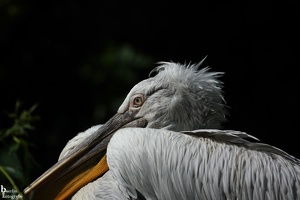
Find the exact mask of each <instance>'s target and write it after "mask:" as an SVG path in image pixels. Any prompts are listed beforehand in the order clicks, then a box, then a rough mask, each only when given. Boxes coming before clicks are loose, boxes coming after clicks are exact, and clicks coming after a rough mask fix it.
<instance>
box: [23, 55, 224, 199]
mask: <svg viewBox="0 0 300 200" xmlns="http://www.w3.org/2000/svg"><path fill="white" fill-rule="evenodd" d="M203 61H204V59H203V60H202V61H201V62H200V63H198V64H192V65H181V64H178V63H172V62H161V63H159V66H158V67H156V68H155V69H154V70H152V72H151V73H150V75H153V74H154V72H156V75H155V76H152V77H149V78H148V79H146V80H143V81H141V82H140V83H138V84H137V85H135V86H134V87H133V88H132V89H131V91H130V92H129V94H128V95H127V97H126V99H125V100H124V102H123V103H122V105H121V106H120V108H119V109H118V112H117V113H116V115H114V116H113V117H112V118H111V119H110V120H109V121H108V122H106V123H105V124H104V125H103V126H101V127H100V128H99V129H98V130H97V131H96V132H94V133H93V134H92V135H90V136H89V137H88V138H87V139H86V140H85V141H84V142H83V143H81V144H80V145H79V146H76V148H74V149H72V150H71V151H70V152H69V153H68V155H66V156H65V157H64V159H62V160H60V161H59V162H58V163H57V164H55V165H54V166H53V167H51V168H50V169H49V170H48V171H47V172H45V173H44V174H43V175H42V176H41V177H40V178H38V179H37V180H36V181H35V182H33V183H32V184H31V185H29V186H28V187H27V188H26V189H25V190H24V194H25V196H27V197H29V198H30V199H65V198H67V197H69V196H71V195H72V194H74V193H75V192H76V191H77V190H79V189H80V188H81V187H82V186H84V185H85V184H87V183H88V182H91V181H93V180H94V179H96V178H99V177H100V176H101V175H102V174H103V173H104V172H105V171H106V170H108V167H107V163H106V160H105V154H106V147H107V145H108V143H109V140H110V138H111V137H112V136H113V134H114V133H115V132H116V131H117V130H118V129H120V128H125V127H143V128H146V127H147V128H156V129H168V130H173V131H188V130H195V129H201V128H218V127H220V125H221V124H222V122H224V121H225V115H226V108H225V105H224V104H225V103H224V99H223V95H222V83H221V82H220V81H219V77H220V76H222V73H219V72H209V69H208V68H203V69H201V70H199V67H200V66H201V64H202V63H203Z"/></svg>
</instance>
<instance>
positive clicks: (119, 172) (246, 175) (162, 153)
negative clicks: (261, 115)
mask: <svg viewBox="0 0 300 200" xmlns="http://www.w3.org/2000/svg"><path fill="white" fill-rule="evenodd" d="M200 132H201V131H200ZM204 132H205V131H204ZM204 132H202V133H204ZM208 132H211V133H213V132H215V133H214V134H213V135H215V137H217V136H216V135H217V134H216V133H217V132H218V131H208ZM221 132H222V131H221ZM225 133H226V131H225V132H223V133H222V134H225ZM227 133H228V134H229V132H227ZM205 134H207V135H208V133H207V132H206V133H205ZM240 134H241V133H236V134H232V135H231V136H232V137H236V135H240ZM194 135H195V134H194ZM242 135H243V136H245V135H244V134H242ZM218 137H219V136H218ZM223 137H225V136H223ZM213 138H214V137H211V138H210V137H208V136H206V137H191V136H189V135H187V134H182V133H179V132H172V131H167V130H158V129H148V128H147V129H140V128H125V129H121V130H119V131H117V132H116V133H115V135H114V136H113V137H112V139H111V141H110V143H109V145H108V149H107V159H108V160H107V161H108V165H109V168H110V171H111V173H112V176H113V177H115V178H116V180H117V183H118V185H119V188H120V190H121V191H122V192H123V193H124V195H126V197H127V198H133V199H135V198H137V191H138V192H140V193H141V194H142V195H143V196H144V197H145V198H146V199H217V200H222V199H224V200H225V199H270V200H271V199H300V166H299V165H297V164H296V163H295V162H293V161H292V160H290V159H285V155H284V156H282V155H281V154H277V153H270V151H269V150H268V151H264V150H263V149H260V150H259V151H258V150H256V148H257V146H259V145H249V144H252V143H250V142H245V144H248V146H247V145H241V143H240V142H236V141H237V140H228V138H230V137H227V139H226V142H224V141H221V140H215V139H213ZM219 138H221V137H219ZM225 138H226V137H225ZM228 141H230V142H228ZM241 141H244V140H241ZM245 141H246V140H245ZM254 146H255V148H254ZM263 146H264V145H263ZM248 147H250V149H249V148H248ZM269 148H271V147H268V148H266V149H269ZM280 152H281V151H280Z"/></svg>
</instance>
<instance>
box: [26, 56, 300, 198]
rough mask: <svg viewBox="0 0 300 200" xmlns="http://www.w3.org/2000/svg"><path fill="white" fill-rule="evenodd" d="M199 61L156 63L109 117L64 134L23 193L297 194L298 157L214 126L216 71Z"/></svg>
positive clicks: (218, 106) (217, 118) (220, 109)
mask: <svg viewBox="0 0 300 200" xmlns="http://www.w3.org/2000/svg"><path fill="white" fill-rule="evenodd" d="M203 60H204V59H203ZM203 60H202V61H201V62H200V63H199V64H188V65H182V64H179V63H173V62H161V63H159V66H158V67H156V68H155V69H154V70H153V71H152V72H151V73H150V74H151V75H150V76H149V78H148V79H146V80H143V81H141V82H140V83H138V84H137V85H135V86H134V87H133V88H132V89H131V91H130V92H129V94H128V95H127V97H126V98H125V100H124V102H123V103H122V105H121V106H120V108H119V109H118V111H117V113H116V114H115V115H114V116H113V117H112V118H111V119H110V120H109V121H107V122H106V123H105V124H103V125H97V126H93V127H91V128H90V129H88V130H86V131H85V132H82V133H79V134H78V135H77V136H75V137H74V138H73V139H71V140H70V141H69V142H68V144H67V145H66V147H65V148H64V149H63V151H62V153H61V155H60V157H59V161H58V162H57V163H56V164H55V165H54V166H53V167H51V168H50V169H49V170H48V171H46V172H45V173H44V174H43V175H41V176H40V177H39V178H38V179H37V180H35V181H34V182H33V183H32V184H30V185H29V186H28V187H27V188H26V189H25V190H24V196H25V197H26V198H27V199H33V200H34V199H38V200H47V199H49V200H53V199H73V200H79V199H80V200H83V199H86V200H96V199H122V200H123V199H124V200H125V199H163V200H164V199H166V200H168V199H170V200H174V199H179V200H181V199H212V200H223V199H224V200H225V199H226V200H228V199H235V200H236V199H239V200H242V199H255V200H259V199H261V200H266V199H269V200H275V199H300V160H299V159H297V158H295V157H293V156H292V155H289V154H288V153H286V152H284V151H283V150H280V149H278V148H276V147H273V146H271V145H268V144H264V143H260V142H258V141H257V139H256V138H255V137H253V136H251V135H248V134H246V133H244V132H240V131H231V130H218V129H219V128H220V126H221V124H222V123H223V122H224V121H225V116H226V105H225V101H224V98H223V93H222V86H223V84H222V82H221V81H220V80H219V79H220V77H221V76H222V75H223V73H220V72H211V71H210V69H209V68H207V67H206V68H202V69H199V67H200V66H201V64H202V63H203ZM153 73H156V74H155V75H153Z"/></svg>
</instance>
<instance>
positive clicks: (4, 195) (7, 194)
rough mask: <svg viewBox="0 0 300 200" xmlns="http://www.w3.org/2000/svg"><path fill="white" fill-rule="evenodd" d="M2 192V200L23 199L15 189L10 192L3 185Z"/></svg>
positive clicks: (0, 187) (0, 186) (0, 188)
mask: <svg viewBox="0 0 300 200" xmlns="http://www.w3.org/2000/svg"><path fill="white" fill-rule="evenodd" d="M0 191H1V197H2V199H22V195H21V194H19V193H18V191H17V190H15V189H11V190H8V189H6V188H5V187H4V186H3V185H0Z"/></svg>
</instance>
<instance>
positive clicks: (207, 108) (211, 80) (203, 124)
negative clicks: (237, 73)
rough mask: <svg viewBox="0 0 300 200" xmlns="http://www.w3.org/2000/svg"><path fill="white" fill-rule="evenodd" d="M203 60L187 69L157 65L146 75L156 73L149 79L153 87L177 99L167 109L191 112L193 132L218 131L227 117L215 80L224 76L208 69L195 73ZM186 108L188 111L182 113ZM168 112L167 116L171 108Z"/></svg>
mask: <svg viewBox="0 0 300 200" xmlns="http://www.w3.org/2000/svg"><path fill="white" fill-rule="evenodd" d="M204 59H205V58H204ZM204 59H203V60H202V61H201V62H199V63H198V64H189V65H182V64H179V63H173V62H159V64H160V65H159V66H158V67H156V68H155V69H154V70H152V71H151V73H150V75H152V74H153V72H157V74H156V75H155V76H154V77H153V79H155V83H160V85H162V88H168V90H170V91H175V93H176V94H177V96H176V98H173V100H172V101H170V106H171V107H172V106H174V107H175V108H176V109H177V110H179V111H180V112H177V113H182V112H191V110H193V111H194V113H193V114H192V116H191V117H194V118H195V116H197V118H195V119H194V120H195V121H196V122H195V123H197V124H198V126H197V127H193V128H195V129H197V128H218V127H220V125H221V124H222V123H223V122H224V121H225V120H226V117H225V116H226V115H227V110H226V106H225V100H224V97H223V93H222V87H223V83H222V82H221V81H220V80H219V78H220V77H221V76H222V75H223V74H224V73H223V72H209V68H208V67H205V68H203V69H201V70H198V69H199V67H201V66H202V64H203V62H204ZM174 99H175V100H174ZM180 107H182V109H180ZM187 108H188V109H189V111H185V109H187ZM169 110H170V112H171V111H172V108H170V109H169ZM193 111H192V112H193ZM172 114H173V115H172V116H174V113H172Z"/></svg>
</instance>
